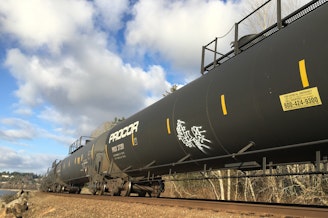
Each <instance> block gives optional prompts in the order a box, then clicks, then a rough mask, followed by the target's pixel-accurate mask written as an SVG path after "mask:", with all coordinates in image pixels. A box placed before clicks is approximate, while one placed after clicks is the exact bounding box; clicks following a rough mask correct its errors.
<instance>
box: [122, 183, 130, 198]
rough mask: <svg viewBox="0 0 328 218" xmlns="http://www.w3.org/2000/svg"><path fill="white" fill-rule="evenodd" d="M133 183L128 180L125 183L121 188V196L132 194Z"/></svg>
mask: <svg viewBox="0 0 328 218" xmlns="http://www.w3.org/2000/svg"><path fill="white" fill-rule="evenodd" d="M131 188H132V183H131V182H130V181H127V182H125V183H124V185H123V189H122V190H121V196H123V197H128V196H130V194H131Z"/></svg>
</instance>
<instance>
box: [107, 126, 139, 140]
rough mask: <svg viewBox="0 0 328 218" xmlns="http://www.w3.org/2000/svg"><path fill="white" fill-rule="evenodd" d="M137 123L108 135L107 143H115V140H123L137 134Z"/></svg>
mask: <svg viewBox="0 0 328 218" xmlns="http://www.w3.org/2000/svg"><path fill="white" fill-rule="evenodd" d="M138 126H139V121H136V122H134V123H132V124H130V125H128V126H126V127H124V128H122V129H120V130H117V131H116V132H114V133H112V134H110V136H109V140H108V143H109V144H110V143H111V142H115V141H117V140H120V139H123V138H125V137H127V136H129V135H131V134H132V133H134V132H138Z"/></svg>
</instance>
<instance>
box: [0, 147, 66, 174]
mask: <svg viewBox="0 0 328 218" xmlns="http://www.w3.org/2000/svg"><path fill="white" fill-rule="evenodd" d="M0 153H1V154H6V155H1V156H0V169H5V170H6V171H20V172H33V173H40V174H43V173H45V172H46V171H47V169H48V167H49V166H51V163H52V162H53V161H54V160H56V159H62V158H63V157H64V156H60V155H51V154H39V153H36V154H30V153H27V152H26V151H25V150H18V151H15V150H13V149H11V148H9V147H6V146H1V145H0Z"/></svg>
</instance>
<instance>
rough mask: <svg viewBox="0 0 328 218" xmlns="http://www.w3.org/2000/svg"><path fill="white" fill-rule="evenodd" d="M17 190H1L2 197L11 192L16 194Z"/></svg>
mask: <svg viewBox="0 0 328 218" xmlns="http://www.w3.org/2000/svg"><path fill="white" fill-rule="evenodd" d="M16 192H17V191H12V190H0V198H1V197H2V196H3V195H9V194H15V193H16Z"/></svg>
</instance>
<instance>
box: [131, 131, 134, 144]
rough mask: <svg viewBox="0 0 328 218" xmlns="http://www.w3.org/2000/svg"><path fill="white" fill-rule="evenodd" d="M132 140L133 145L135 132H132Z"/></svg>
mask: <svg viewBox="0 0 328 218" xmlns="http://www.w3.org/2000/svg"><path fill="white" fill-rule="evenodd" d="M131 141H132V145H133V146H134V134H133V132H132V134H131Z"/></svg>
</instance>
